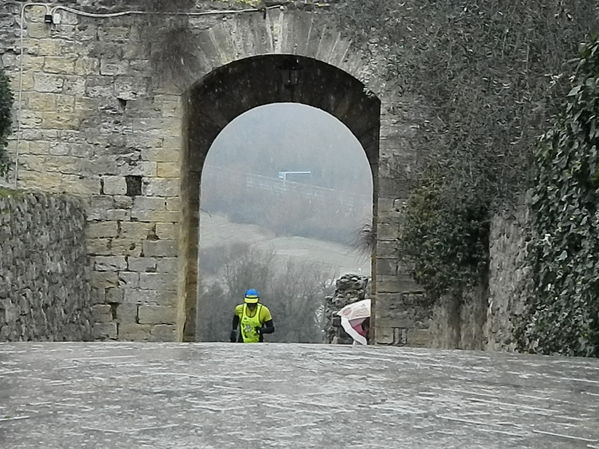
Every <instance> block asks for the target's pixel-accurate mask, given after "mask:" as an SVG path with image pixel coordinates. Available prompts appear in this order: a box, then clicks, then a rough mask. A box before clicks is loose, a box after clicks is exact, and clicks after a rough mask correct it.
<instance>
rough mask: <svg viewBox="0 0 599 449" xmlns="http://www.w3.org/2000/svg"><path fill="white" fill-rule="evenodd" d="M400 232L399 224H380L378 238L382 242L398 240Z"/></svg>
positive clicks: (378, 225) (377, 231) (377, 232)
mask: <svg viewBox="0 0 599 449" xmlns="http://www.w3.org/2000/svg"><path fill="white" fill-rule="evenodd" d="M399 232H400V228H399V223H378V224H377V227H376V237H377V239H380V240H397V239H398V238H399Z"/></svg>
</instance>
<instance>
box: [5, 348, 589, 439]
mask: <svg viewBox="0 0 599 449" xmlns="http://www.w3.org/2000/svg"><path fill="white" fill-rule="evenodd" d="M0 447H2V448H10V449H18V448H46V449H50V448H219V449H220V448H228V447H231V448H239V447H244V448H245V447H253V448H271V447H272V448H275V447H276V448H297V447H314V448H322V447H332V448H358V447H359V448H379V447H381V448H501V449H506V448H523V447H530V448H543V449H549V448H599V360H597V359H577V358H572V359H569V358H568V359H567V358H554V357H537V356H522V355H513V354H499V353H496V354H490V353H481V352H468V351H440V350H424V349H411V348H393V347H380V346H379V347H352V346H335V345H331V346H327V345H295V344H294V345H291V344H287V345H284V344H268V343H267V344H263V345H239V344H225V343H214V344H209V343H199V344H175V343H146V344H144V343H5V344H2V345H0Z"/></svg>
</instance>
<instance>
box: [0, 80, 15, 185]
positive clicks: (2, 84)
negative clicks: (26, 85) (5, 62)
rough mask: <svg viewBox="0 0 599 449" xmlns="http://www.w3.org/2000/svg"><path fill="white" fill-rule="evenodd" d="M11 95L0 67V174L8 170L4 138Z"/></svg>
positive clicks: (9, 119) (9, 116)
mask: <svg viewBox="0 0 599 449" xmlns="http://www.w3.org/2000/svg"><path fill="white" fill-rule="evenodd" d="M12 104H13V95H12V92H11V90H10V85H9V82H8V77H7V76H6V75H5V74H4V70H2V68H0V176H4V175H5V174H6V173H7V172H8V168H9V160H8V156H7V154H6V138H7V136H8V134H9V133H10V126H11V110H12Z"/></svg>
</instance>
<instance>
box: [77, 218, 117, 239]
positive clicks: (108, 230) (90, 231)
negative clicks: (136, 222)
mask: <svg viewBox="0 0 599 449" xmlns="http://www.w3.org/2000/svg"><path fill="white" fill-rule="evenodd" d="M118 230H119V229H118V222H116V221H94V222H89V223H87V226H86V230H85V231H86V232H85V235H86V237H87V238H89V239H94V238H107V237H116V236H117V235H118Z"/></svg>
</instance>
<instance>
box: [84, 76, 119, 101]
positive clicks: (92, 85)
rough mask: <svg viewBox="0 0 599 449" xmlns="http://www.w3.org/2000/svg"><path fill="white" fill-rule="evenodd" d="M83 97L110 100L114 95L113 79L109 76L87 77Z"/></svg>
mask: <svg viewBox="0 0 599 449" xmlns="http://www.w3.org/2000/svg"><path fill="white" fill-rule="evenodd" d="M85 95H86V96H87V97H90V98H97V97H101V98H111V97H112V96H113V95H114V79H113V78H112V77H110V76H89V77H87V79H86V83H85Z"/></svg>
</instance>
